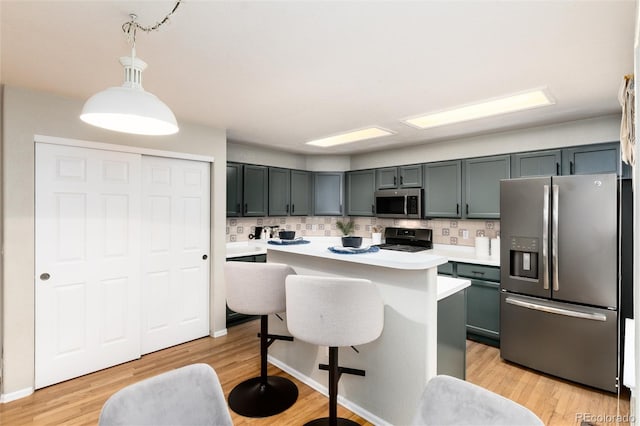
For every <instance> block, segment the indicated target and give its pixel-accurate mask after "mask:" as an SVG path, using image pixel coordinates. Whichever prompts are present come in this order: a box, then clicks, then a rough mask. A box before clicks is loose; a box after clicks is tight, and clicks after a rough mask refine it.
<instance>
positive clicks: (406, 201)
mask: <svg viewBox="0 0 640 426" xmlns="http://www.w3.org/2000/svg"><path fill="white" fill-rule="evenodd" d="M374 195H375V198H376V216H378V217H396V218H406V219H421V218H422V189H420V188H411V189H383V190H380V191H376V192H375V194H374Z"/></svg>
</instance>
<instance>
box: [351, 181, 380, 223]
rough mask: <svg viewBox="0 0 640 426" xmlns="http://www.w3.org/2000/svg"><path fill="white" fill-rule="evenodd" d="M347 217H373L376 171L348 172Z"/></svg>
mask: <svg viewBox="0 0 640 426" xmlns="http://www.w3.org/2000/svg"><path fill="white" fill-rule="evenodd" d="M346 179H347V215H348V216H373V215H374V212H375V198H374V195H373V193H374V192H375V188H376V185H375V183H376V182H375V180H376V176H375V171H374V170H359V171H356V172H347V174H346Z"/></svg>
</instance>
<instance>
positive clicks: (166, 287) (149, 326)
mask: <svg viewBox="0 0 640 426" xmlns="http://www.w3.org/2000/svg"><path fill="white" fill-rule="evenodd" d="M209 173H210V171H209V163H205V162H200V161H190V160H177V159H170V158H160V157H148V156H145V157H143V159H142V176H143V177H142V182H143V184H142V188H143V190H142V192H143V200H142V217H143V223H142V271H143V272H142V274H143V277H142V353H143V354H146V353H149V352H153V351H156V350H158V349H162V348H166V347H169V346H173V345H177V344H179V343H184V342H187V341H189V340H193V339H197V338H199V337H203V336H207V335H208V334H209V236H210V231H209V229H210V224H209V211H210V205H209Z"/></svg>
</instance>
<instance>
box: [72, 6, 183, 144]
mask: <svg viewBox="0 0 640 426" xmlns="http://www.w3.org/2000/svg"><path fill="white" fill-rule="evenodd" d="M179 4H180V1H178V2H177V3H176V5H175V7H174V8H173V10H172V11H171V13H169V15H167V16H166V17H165V18H164V20H162V21H161V22H159V23H157V24H156V25H155V26H153V27H149V28H147V27H143V26H141V25H140V24H138V23H137V22H136V16H135V15H133V14H132V15H131V18H132V19H131V21H130V22H127V23H125V24H124V25H123V26H122V29H123V31H125V33H127V36H128V37H129V39H130V40H131V42H132V49H131V56H123V57H121V58H120V63H121V64H122V66H123V67H124V83H123V84H122V86H119V87H110V88H108V89H106V90H103V91H102V92H99V93H96V94H95V95H93V96H92V97H90V98H89V99H88V100H87V101H86V102H85V104H84V107H83V108H82V113H81V114H80V119H81V120H82V121H84V122H85V123H88V124H91V125H93V126H97V127H101V128H103V129H108V130H114V131H116V132H124V133H133V134H137V135H154V136H155V135H171V134H174V133H177V132H178V130H179V128H178V123H177V121H176V117H175V115H174V114H173V112H171V109H169V107H168V106H167V105H166V104H165V103H164V102H162V101H161V100H160V99H158V98H157V97H156V96H155V95H153V94H152V93H149V92H147V91H145V90H144V88H143V87H142V71H144V70H145V68H146V67H147V64H146V63H145V62H144V61H143V60H141V59H139V58H137V57H136V49H135V36H136V30H137V29H141V30H143V31H152V30H156V29H158V28H159V27H160V25H162V24H164V23H165V22H166V21H167V20H168V18H169V16H171V15H172V14H173V13H174V12H175V10H176V9H177V8H178V5H179Z"/></svg>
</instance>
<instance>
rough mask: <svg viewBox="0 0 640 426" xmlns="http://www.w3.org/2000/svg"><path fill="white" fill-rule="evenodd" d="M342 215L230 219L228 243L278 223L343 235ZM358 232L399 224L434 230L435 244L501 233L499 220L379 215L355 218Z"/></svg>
mask: <svg viewBox="0 0 640 426" xmlns="http://www.w3.org/2000/svg"><path fill="white" fill-rule="evenodd" d="M344 219H345V218H343V217H341V216H286V217H238V218H227V232H226V239H227V242H235V241H247V240H249V235H250V234H253V232H254V231H255V227H256V226H270V227H272V226H277V227H279V228H280V229H281V230H282V229H286V230H289V231H296V236H315V237H339V236H341V235H342V234H341V233H340V231H339V230H338V229H337V227H336V222H337V221H338V220H344ZM353 220H354V221H355V223H356V230H355V235H357V236H361V237H371V227H372V226H375V225H377V226H382V227H383V228H385V227H387V226H399V227H404V228H429V229H433V242H434V243H435V244H453V245H461V246H474V245H475V238H476V237H483V236H484V237H489V238H495V237H496V236H499V235H500V221H499V220H477V219H474V220H466V219H465V220H463V219H429V220H409V219H381V218H375V217H354V218H353Z"/></svg>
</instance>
